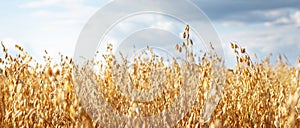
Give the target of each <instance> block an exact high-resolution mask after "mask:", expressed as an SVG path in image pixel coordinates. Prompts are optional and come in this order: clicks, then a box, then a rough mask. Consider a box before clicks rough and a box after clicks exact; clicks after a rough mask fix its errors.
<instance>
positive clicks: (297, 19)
mask: <svg viewBox="0 0 300 128" xmlns="http://www.w3.org/2000/svg"><path fill="white" fill-rule="evenodd" d="M291 19H293V20H294V22H295V24H296V26H297V27H300V10H299V11H297V12H296V13H295V14H294V15H292V17H291Z"/></svg>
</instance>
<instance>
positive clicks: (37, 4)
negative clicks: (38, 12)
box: [20, 0, 80, 8]
mask: <svg viewBox="0 0 300 128" xmlns="http://www.w3.org/2000/svg"><path fill="white" fill-rule="evenodd" d="M49 6H60V7H67V8H74V7H76V6H80V0H36V1H32V2H28V3H25V4H22V5H21V6H20V7H24V8H42V7H49Z"/></svg>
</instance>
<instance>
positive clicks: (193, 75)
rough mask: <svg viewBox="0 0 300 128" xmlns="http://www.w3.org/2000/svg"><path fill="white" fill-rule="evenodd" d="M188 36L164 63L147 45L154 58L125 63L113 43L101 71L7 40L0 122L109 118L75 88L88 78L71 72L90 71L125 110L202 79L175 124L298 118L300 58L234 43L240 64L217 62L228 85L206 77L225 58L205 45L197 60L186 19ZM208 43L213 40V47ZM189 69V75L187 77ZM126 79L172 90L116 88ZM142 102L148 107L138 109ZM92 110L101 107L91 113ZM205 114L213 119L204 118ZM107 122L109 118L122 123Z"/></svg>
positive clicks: (84, 122)
mask: <svg viewBox="0 0 300 128" xmlns="http://www.w3.org/2000/svg"><path fill="white" fill-rule="evenodd" d="M183 37H184V38H185V39H186V40H184V43H183V44H180V45H179V44H178V45H176V46H175V48H176V49H177V50H178V52H181V53H182V54H184V55H186V58H185V61H183V62H182V63H181V64H179V62H176V61H173V62H171V63H170V64H169V66H166V65H165V63H164V62H163V58H157V57H156V56H155V55H154V54H153V52H152V51H151V49H148V50H149V53H150V58H148V59H143V58H137V59H135V61H134V63H133V64H132V66H131V67H130V68H131V69H132V70H131V71H129V70H127V68H128V67H127V66H126V65H127V61H126V58H123V62H122V63H119V62H118V61H116V57H115V55H114V54H112V46H108V53H107V54H106V55H103V57H104V60H105V61H104V63H103V64H100V65H99V67H101V70H102V71H103V74H102V75H101V76H100V75H96V74H95V73H93V72H88V71H87V70H85V68H82V69H80V68H78V66H77V65H75V64H74V62H73V60H72V58H68V57H66V56H63V55H61V56H60V62H59V63H54V62H52V59H51V58H50V57H49V56H48V55H47V52H46V55H45V56H44V59H45V64H39V63H37V62H35V61H34V60H33V59H32V57H31V56H30V55H29V53H27V52H25V51H24V50H23V49H22V47H20V46H18V45H16V48H17V49H18V50H19V51H20V54H18V55H16V56H12V55H10V54H8V49H6V48H5V46H3V45H2V47H3V50H2V51H3V54H4V57H3V58H0V66H2V67H3V68H2V69H0V81H1V82H0V90H1V91H0V97H1V99H0V127H22V126H24V127H98V126H100V124H101V123H102V122H105V121H107V120H108V119H106V118H97V116H98V115H97V114H99V113H97V112H102V113H105V112H106V110H102V109H103V108H101V107H99V106H98V107H97V104H85V107H83V104H82V102H81V100H89V98H88V96H89V95H85V96H84V95H83V94H84V89H82V91H81V92H79V93H78V88H77V87H76V86H75V83H74V82H75V81H76V82H79V83H80V82H81V83H82V82H84V80H85V78H82V79H77V80H74V77H73V76H72V73H73V72H81V73H87V72H88V73H91V75H90V76H91V77H92V78H94V79H95V80H96V81H97V87H98V90H97V91H98V92H101V93H99V94H101V95H102V96H103V97H105V100H106V102H108V103H110V104H111V105H112V107H113V108H114V109H116V110H117V111H118V112H120V113H122V114H126V115H128V116H137V115H139V116H152V115H155V114H158V113H161V112H162V110H164V109H167V108H168V107H170V105H171V104H172V103H173V102H174V101H176V99H177V98H178V96H179V94H178V92H179V90H180V88H181V87H183V86H185V84H184V83H185V82H188V83H190V84H189V85H190V86H195V85H199V88H198V92H199V93H198V96H197V100H196V102H195V104H194V106H193V109H192V110H191V111H190V112H189V113H188V114H186V115H185V117H184V118H183V119H181V120H179V121H178V122H177V124H176V125H175V127H297V126H298V127H299V126H300V101H299V97H300V85H299V84H300V76H299V71H300V58H299V62H298V67H294V66H291V65H288V64H287V63H286V62H284V61H282V59H281V56H279V57H278V62H275V63H271V62H270V60H269V58H266V59H265V60H263V61H260V62H253V61H252V60H251V58H250V55H248V53H247V52H246V49H244V48H242V47H241V46H239V45H237V44H233V43H232V44H231V47H232V49H233V51H234V53H235V55H236V61H237V62H236V67H235V69H229V68H225V67H222V66H221V67H220V68H225V69H224V70H225V73H226V75H224V77H225V78H224V80H225V85H224V87H223V88H221V87H218V86H210V84H209V83H211V82H212V81H214V79H213V78H212V77H218V76H216V75H217V73H215V71H214V70H213V68H214V65H215V64H217V63H220V62H221V58H219V57H218V56H216V54H214V53H212V54H211V53H207V54H206V53H204V54H203V56H202V58H200V62H198V61H196V59H198V58H195V57H194V53H193V51H192V50H191V47H192V46H193V44H194V43H193V41H192V40H191V39H190V34H189V27H188V26H187V27H186V29H185V32H184V34H183ZM211 50H212V51H213V50H214V48H213V47H211ZM93 64H94V63H93ZM97 64H99V63H97ZM97 64H96V63H95V64H94V65H97ZM82 71H86V72H82ZM79 74H80V73H79ZM184 76H185V77H186V79H185V80H186V81H183V79H182V78H183V77H184ZM79 77H80V75H79ZM126 83H131V85H133V87H134V88H136V89H138V90H140V91H142V92H143V91H145V90H148V89H149V88H150V87H151V86H152V85H157V86H162V87H164V88H165V89H166V90H167V91H166V92H163V94H161V95H159V97H153V98H151V99H153V101H152V102H135V101H131V99H129V98H127V97H126V96H124V95H122V93H121V92H119V91H118V89H119V88H121V89H122V88H123V89H124V88H125V87H124V85H126ZM83 88H85V87H83ZM85 89H88V87H86V88H85ZM212 89H216V90H217V92H222V93H220V94H217V95H212V96H211V95H210V93H209V92H210V90H212ZM79 90H80V89H79ZM214 96H216V98H217V96H219V97H220V101H219V102H218V104H217V106H216V109H214V110H213V111H211V116H210V117H205V116H206V115H205V111H207V110H209V109H207V108H205V104H206V103H208V102H213V101H210V100H211V99H213V98H214ZM90 100H92V99H90ZM93 102H94V101H91V102H90V103H93ZM95 102H96V101H95ZM137 106H139V107H140V108H143V109H141V110H138V111H137V110H136V109H135V108H136V107H137ZM94 109H95V110H94ZM92 110H93V111H97V112H95V113H90V112H91V111H92ZM108 114H109V113H108ZM200 117H202V118H210V120H208V121H207V122H202V121H200V119H201V118H200ZM107 118H109V116H107ZM110 123H112V126H118V125H119V126H121V125H122V124H118V122H110ZM157 123H160V122H159V121H158V122H157ZM132 126H137V125H134V124H132ZM138 126H140V125H138ZM123 127H124V126H123Z"/></svg>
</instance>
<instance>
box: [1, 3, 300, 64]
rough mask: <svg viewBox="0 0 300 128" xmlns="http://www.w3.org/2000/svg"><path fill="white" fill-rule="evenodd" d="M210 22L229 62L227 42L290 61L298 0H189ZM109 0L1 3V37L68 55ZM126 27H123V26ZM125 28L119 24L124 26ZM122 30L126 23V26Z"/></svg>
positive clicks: (299, 15)
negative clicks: (87, 24)
mask: <svg viewBox="0 0 300 128" xmlns="http://www.w3.org/2000/svg"><path fill="white" fill-rule="evenodd" d="M192 1H193V2H194V3H195V4H197V5H198V6H199V7H200V8H201V9H202V10H203V11H204V13H206V15H207V16H208V17H209V18H210V20H211V21H212V24H213V25H214V26H215V29H216V31H217V32H218V34H219V36H220V39H221V41H222V45H223V47H224V52H225V57H226V58H225V59H226V63H227V65H232V64H233V63H234V60H233V52H232V50H230V42H232V41H233V42H237V43H239V44H240V45H241V46H243V47H246V49H247V50H248V52H249V53H250V55H252V56H253V54H254V53H257V54H258V56H259V58H260V59H263V58H264V57H266V56H267V55H269V53H271V52H272V53H273V57H274V58H277V57H276V55H277V54H279V53H281V54H284V55H286V56H287V58H288V60H289V62H290V63H291V64H293V65H294V64H295V63H296V58H297V56H299V55H300V36H299V34H300V2H299V1H297V0H265V1H261V0H252V1H242V0H239V1H238V0H223V1H221V2H220V1H217V0H192ZM108 2H109V0H13V1H2V2H1V4H0V8H1V11H0V18H1V19H0V40H1V41H4V42H5V44H6V45H7V46H8V47H9V48H10V49H13V47H14V44H19V45H21V46H23V47H24V48H25V50H26V51H29V52H30V53H31V54H32V55H33V56H34V57H35V58H36V59H37V60H39V59H41V58H42V56H43V54H44V50H45V49H47V51H48V52H49V54H50V55H51V56H54V57H55V56H58V52H61V53H63V54H64V55H68V56H73V53H74V49H75V45H76V41H77V38H78V36H79V34H80V31H81V29H82V28H83V26H84V25H85V23H86V22H87V21H88V20H89V18H90V17H91V16H92V15H93V14H94V13H95V12H96V11H97V10H98V9H100V8H101V7H103V6H105V5H106V4H107V3H108ZM127 27H128V26H127ZM123 29H124V28H123ZM125 29H126V27H125ZM1 54H2V53H0V56H1Z"/></svg>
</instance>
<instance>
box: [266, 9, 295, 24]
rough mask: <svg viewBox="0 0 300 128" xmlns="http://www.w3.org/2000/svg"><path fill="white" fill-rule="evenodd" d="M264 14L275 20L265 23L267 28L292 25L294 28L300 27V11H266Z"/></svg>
mask: <svg viewBox="0 0 300 128" xmlns="http://www.w3.org/2000/svg"><path fill="white" fill-rule="evenodd" d="M263 14H264V15H265V16H269V17H271V18H273V20H271V21H267V22H265V23H264V24H265V26H267V27H272V26H275V25H290V26H294V27H300V10H293V9H277V10H271V11H266V12H264V13H263Z"/></svg>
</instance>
